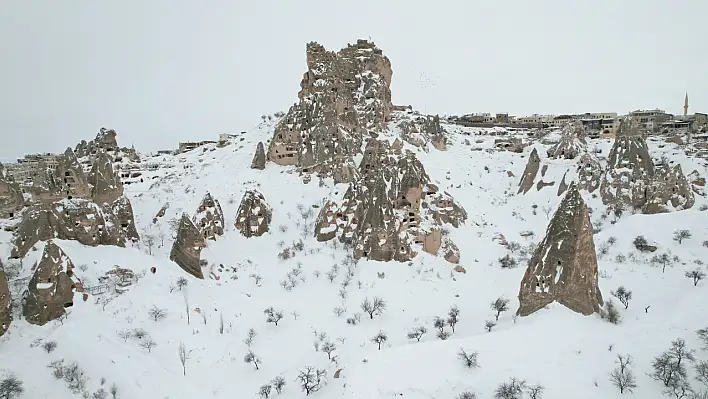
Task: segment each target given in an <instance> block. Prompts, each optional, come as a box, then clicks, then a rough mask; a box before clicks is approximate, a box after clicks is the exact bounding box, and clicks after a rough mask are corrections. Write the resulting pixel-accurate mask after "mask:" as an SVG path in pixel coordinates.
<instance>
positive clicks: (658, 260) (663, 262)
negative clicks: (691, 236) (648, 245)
mask: <svg viewBox="0 0 708 399" xmlns="http://www.w3.org/2000/svg"><path fill="white" fill-rule="evenodd" d="M650 262H651V263H654V264H656V265H660V266H661V272H662V273H666V266H671V265H673V263H674V258H672V257H671V255H670V254H669V253H668V252H664V253H663V254H661V255H654V256H652V258H651V260H650Z"/></svg>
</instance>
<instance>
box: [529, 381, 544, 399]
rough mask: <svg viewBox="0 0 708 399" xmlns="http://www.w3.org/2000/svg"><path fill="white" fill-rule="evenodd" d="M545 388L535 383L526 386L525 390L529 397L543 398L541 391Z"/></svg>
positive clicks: (532, 398)
mask: <svg viewBox="0 0 708 399" xmlns="http://www.w3.org/2000/svg"><path fill="white" fill-rule="evenodd" d="M545 390H546V388H544V387H543V385H541V384H536V385H531V386H530V387H528V389H527V392H528V394H529V398H531V399H543V391H545Z"/></svg>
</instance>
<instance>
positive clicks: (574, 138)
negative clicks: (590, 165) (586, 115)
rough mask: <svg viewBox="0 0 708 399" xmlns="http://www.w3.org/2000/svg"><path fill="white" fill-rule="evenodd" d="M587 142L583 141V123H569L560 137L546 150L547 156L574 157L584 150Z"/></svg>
mask: <svg viewBox="0 0 708 399" xmlns="http://www.w3.org/2000/svg"><path fill="white" fill-rule="evenodd" d="M586 147H587V143H586V142H585V132H584V130H583V125H582V124H581V123H580V122H579V121H578V122H575V123H573V124H569V125H568V126H567V127H566V128H565V129H564V131H563V134H562V136H561V139H560V140H559V141H558V143H556V145H554V146H553V147H551V148H550V149H549V150H548V151H547V154H548V157H549V158H554V159H556V158H565V159H574V158H575V157H577V156H578V155H580V153H581V152H583V151H585V148H586Z"/></svg>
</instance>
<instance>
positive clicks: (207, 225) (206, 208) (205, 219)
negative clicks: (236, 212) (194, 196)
mask: <svg viewBox="0 0 708 399" xmlns="http://www.w3.org/2000/svg"><path fill="white" fill-rule="evenodd" d="M192 221H193V222H194V224H195V225H196V226H197V228H198V229H199V233H200V235H201V236H202V237H204V239H205V240H216V237H217V236H222V235H224V213H223V212H222V211H221V205H219V201H217V200H216V199H214V198H213V197H212V196H211V194H210V193H206V195H204V198H202V202H201V204H199V208H197V214H196V215H194V218H192Z"/></svg>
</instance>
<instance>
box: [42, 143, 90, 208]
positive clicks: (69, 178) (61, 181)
mask: <svg viewBox="0 0 708 399" xmlns="http://www.w3.org/2000/svg"><path fill="white" fill-rule="evenodd" d="M31 192H32V196H33V197H34V199H35V200H37V201H39V202H43V203H45V204H50V203H52V202H56V201H59V200H61V199H64V198H67V199H72V198H90V197H91V186H90V185H89V182H88V176H86V174H85V173H84V170H83V168H82V167H81V164H80V163H79V161H78V159H77V158H76V155H75V154H74V151H72V150H71V148H67V149H66V151H65V152H64V154H63V155H62V157H61V158H60V161H59V164H58V165H57V168H56V169H54V170H52V169H46V170H45V171H44V173H42V174H39V175H37V176H34V177H33V179H32V189H31Z"/></svg>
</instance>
